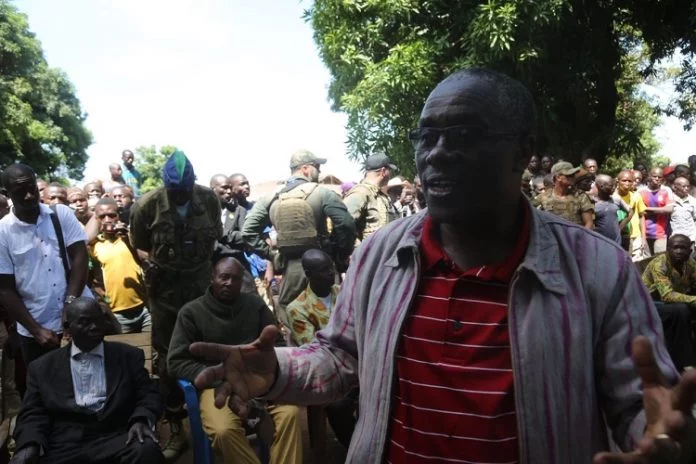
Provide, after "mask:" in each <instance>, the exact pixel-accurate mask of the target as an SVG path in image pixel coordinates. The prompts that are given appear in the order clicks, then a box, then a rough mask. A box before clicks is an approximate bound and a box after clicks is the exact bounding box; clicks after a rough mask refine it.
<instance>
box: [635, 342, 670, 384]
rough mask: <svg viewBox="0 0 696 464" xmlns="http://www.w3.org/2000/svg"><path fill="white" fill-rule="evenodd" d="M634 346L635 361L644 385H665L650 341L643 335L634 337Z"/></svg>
mask: <svg viewBox="0 0 696 464" xmlns="http://www.w3.org/2000/svg"><path fill="white" fill-rule="evenodd" d="M632 348H633V362H634V364H635V366H636V371H637V372H638V375H639V376H640V379H641V380H642V381H643V387H644V388H645V387H649V386H660V385H665V379H664V377H663V376H662V373H661V372H660V368H659V367H658V365H657V361H656V360H655V355H654V353H653V349H652V345H651V344H650V341H649V340H648V339H647V338H645V337H643V336H638V337H636V338H634V339H633V346H632Z"/></svg>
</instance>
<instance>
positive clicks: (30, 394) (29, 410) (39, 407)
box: [14, 363, 52, 450]
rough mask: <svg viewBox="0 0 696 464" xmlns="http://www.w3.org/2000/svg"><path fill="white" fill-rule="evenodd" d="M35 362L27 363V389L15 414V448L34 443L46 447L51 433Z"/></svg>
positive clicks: (50, 424) (48, 415) (50, 422)
mask: <svg viewBox="0 0 696 464" xmlns="http://www.w3.org/2000/svg"><path fill="white" fill-rule="evenodd" d="M39 383H40V379H39V378H38V372H37V363H32V364H30V365H29V372H28V374H27V391H26V393H25V394H24V400H23V401H22V408H21V409H20V410H19V415H18V416H17V427H16V429H15V432H14V439H15V442H16V444H17V446H16V449H17V450H20V449H22V448H24V447H25V446H27V445H30V444H36V445H39V446H40V447H42V448H43V449H48V437H49V436H50V435H51V427H52V421H51V416H50V414H49V412H48V410H47V409H46V406H45V405H44V402H43V398H42V397H41V392H40V390H39Z"/></svg>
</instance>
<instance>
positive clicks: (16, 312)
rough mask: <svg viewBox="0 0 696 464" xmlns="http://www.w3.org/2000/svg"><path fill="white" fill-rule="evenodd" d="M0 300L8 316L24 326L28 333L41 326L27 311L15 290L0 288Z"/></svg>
mask: <svg viewBox="0 0 696 464" xmlns="http://www.w3.org/2000/svg"><path fill="white" fill-rule="evenodd" d="M0 300H2V305H3V307H4V308H5V309H6V310H7V312H8V313H9V315H10V317H11V318H12V319H14V320H15V321H17V322H18V323H19V324H21V325H22V326H24V327H25V328H26V329H27V330H28V331H29V332H30V333H35V332H36V331H37V330H38V329H40V328H41V326H40V325H39V323H38V322H36V319H34V318H33V317H32V315H31V314H30V313H29V310H28V309H27V307H26V305H25V304H24V301H22V298H20V296H19V294H17V291H16V290H10V289H0Z"/></svg>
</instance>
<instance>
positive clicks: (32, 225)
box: [0, 164, 91, 364]
mask: <svg viewBox="0 0 696 464" xmlns="http://www.w3.org/2000/svg"><path fill="white" fill-rule="evenodd" d="M2 184H3V186H4V187H5V188H6V189H7V192H8V195H9V197H10V199H11V200H12V204H13V207H12V210H11V211H10V213H9V214H8V215H7V216H5V217H4V218H3V219H2V220H0V301H2V302H3V306H4V307H5V308H6V309H7V312H8V314H9V316H10V317H11V318H12V319H14V320H16V321H17V323H18V325H17V332H18V333H19V335H20V336H21V338H20V340H21V346H22V355H23V357H24V362H25V363H26V364H29V363H30V362H31V361H33V360H34V359H36V358H38V357H39V356H41V355H43V354H45V353H47V352H49V351H51V350H54V349H56V348H58V347H59V346H60V339H61V336H62V332H63V330H62V324H61V320H62V313H63V306H64V305H65V304H67V303H69V302H70V301H72V300H74V299H75V298H76V297H78V296H80V295H83V294H84V295H85V296H91V292H90V291H89V290H88V289H87V288H86V286H85V285H86V283H87V247H86V244H85V240H86V239H87V236H86V234H85V232H84V230H83V229H82V226H81V224H80V222H79V221H78V220H77V218H76V217H75V214H74V213H73V211H72V210H71V209H70V208H69V207H67V206H64V205H55V214H56V216H57V219H58V222H59V223H60V229H61V230H62V234H61V235H62V241H63V243H64V245H63V246H64V249H65V250H66V252H65V257H66V260H67V262H68V263H69V266H68V267H69V271H67V272H66V269H65V266H64V264H63V259H62V258H61V252H60V248H61V246H60V240H59V239H58V235H57V234H56V229H55V227H54V224H53V222H52V219H51V215H52V211H51V208H49V207H48V206H46V205H43V204H40V201H39V200H40V196H39V189H38V186H37V183H36V174H34V171H33V170H32V169H31V168H30V167H29V166H27V165H24V164H12V165H10V166H9V167H7V169H5V171H4V172H3V173H2Z"/></svg>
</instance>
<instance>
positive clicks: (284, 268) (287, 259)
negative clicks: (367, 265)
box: [242, 150, 355, 323]
mask: <svg viewBox="0 0 696 464" xmlns="http://www.w3.org/2000/svg"><path fill="white" fill-rule="evenodd" d="M324 163H326V159H325V158H319V157H318V156H316V155H315V154H313V153H311V152H309V151H307V150H299V151H297V152H295V153H294V154H293V155H292V157H291V158H290V172H291V175H290V178H289V179H288V180H287V182H286V183H285V185H284V186H283V187H282V188H281V189H279V191H277V192H276V193H275V194H273V195H269V196H267V197H264V198H261V199H260V200H259V201H257V202H256V204H255V205H254V207H253V208H252V209H251V211H250V212H249V214H248V215H247V218H246V221H245V222H244V227H243V229H242V237H243V239H244V241H245V242H246V244H247V246H248V247H249V248H251V249H252V250H254V251H255V252H256V253H257V254H258V255H259V256H261V257H263V258H266V259H270V260H272V261H273V264H274V266H275V269H276V272H279V273H281V274H282V275H283V280H282V282H281V284H280V290H279V295H278V302H279V305H280V314H279V315H278V316H279V317H280V319H281V322H284V323H285V322H286V321H285V320H284V308H285V306H287V305H288V304H289V303H290V302H292V301H293V300H294V299H295V298H297V296H298V295H299V294H300V293H302V292H303V291H304V289H305V288H307V279H306V277H305V275H304V271H303V270H302V254H303V253H304V252H305V251H307V250H308V249H311V248H319V249H321V250H323V251H325V252H326V253H328V254H329V255H330V256H332V257H333V259H334V262H335V264H336V267H337V268H338V271H339V272H344V270H345V268H346V267H347V262H348V258H349V256H350V254H351V252H352V251H353V244H354V241H355V221H353V218H352V217H351V216H350V214H349V213H348V210H347V209H346V206H345V205H344V204H343V202H342V201H341V198H340V197H339V196H338V195H336V194H335V193H334V192H332V191H330V190H328V189H326V188H324V187H322V186H319V185H317V181H318V180H319V171H320V169H321V165H322V164H324ZM302 192H304V194H300V195H298V193H302ZM288 195H292V196H297V197H298V198H302V199H304V201H306V203H307V204H308V205H309V207H311V211H312V215H313V218H311V219H310V220H312V219H313V221H312V224H311V225H313V226H314V228H315V230H316V237H315V238H312V239H311V243H310V242H309V241H303V240H302V239H303V238H304V237H300V235H302V234H301V232H300V231H294V232H290V233H297V234H298V240H297V245H296V246H293V247H282V246H281V243H280V239H279V241H278V250H272V249H271V247H270V246H269V245H268V244H267V243H266V242H265V241H264V240H263V234H262V232H263V230H264V229H265V228H266V227H267V226H269V225H273V226H274V227H275V229H276V232H277V233H278V236H279V237H280V236H281V235H287V234H288V231H287V230H281V229H282V228H283V226H282V225H281V224H280V223H279V222H280V221H279V220H278V221H273V218H276V219H277V218H279V217H281V216H282V214H281V213H282V212H279V209H280V208H283V206H281V204H282V203H283V201H282V200H283V199H284V198H286V197H287V196H288ZM327 219H331V223H332V229H331V230H332V231H331V234H329V231H328V228H327Z"/></svg>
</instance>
